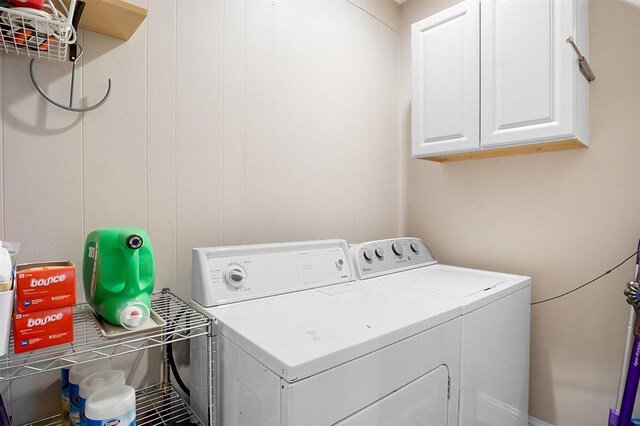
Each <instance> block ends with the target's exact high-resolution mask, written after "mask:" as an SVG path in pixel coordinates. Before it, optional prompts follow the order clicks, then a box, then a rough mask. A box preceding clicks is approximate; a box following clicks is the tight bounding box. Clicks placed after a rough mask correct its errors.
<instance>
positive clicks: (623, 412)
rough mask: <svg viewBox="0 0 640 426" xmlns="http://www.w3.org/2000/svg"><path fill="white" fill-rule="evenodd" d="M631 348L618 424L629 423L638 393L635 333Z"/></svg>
mask: <svg viewBox="0 0 640 426" xmlns="http://www.w3.org/2000/svg"><path fill="white" fill-rule="evenodd" d="M636 331H637V330H636ZM632 348H633V350H632V352H631V357H630V359H629V370H628V371H627V381H626V382H625V385H624V393H623V394H622V403H621V404H620V415H619V417H618V426H629V425H630V424H631V416H632V415H633V405H634V403H635V402H636V394H637V393H638V381H639V380H640V337H638V336H637V335H635V337H634V339H633V346H632Z"/></svg>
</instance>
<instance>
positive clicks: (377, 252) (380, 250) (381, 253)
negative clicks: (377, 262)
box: [375, 247, 384, 259]
mask: <svg viewBox="0 0 640 426" xmlns="http://www.w3.org/2000/svg"><path fill="white" fill-rule="evenodd" d="M375 252H376V256H378V259H382V258H383V257H384V250H382V248H381V247H378V248H377V249H376V250H375Z"/></svg>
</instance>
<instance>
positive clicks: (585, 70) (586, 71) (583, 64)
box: [567, 36, 596, 82]
mask: <svg viewBox="0 0 640 426" xmlns="http://www.w3.org/2000/svg"><path fill="white" fill-rule="evenodd" d="M567 43H569V44H570V45H571V47H573V50H575V52H576V55H578V69H579V70H580V72H581V73H582V75H584V78H586V79H587V81H589V82H591V81H593V80H595V79H596V75H595V74H594V73H593V71H592V70H591V67H590V66H589V62H588V61H587V58H585V57H584V56H583V55H582V53H580V49H578V46H576V43H575V42H574V41H573V36H569V37H567Z"/></svg>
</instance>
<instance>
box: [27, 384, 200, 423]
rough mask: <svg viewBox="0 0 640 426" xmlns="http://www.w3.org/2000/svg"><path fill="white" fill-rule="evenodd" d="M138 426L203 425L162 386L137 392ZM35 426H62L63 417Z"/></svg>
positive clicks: (47, 419)
mask: <svg viewBox="0 0 640 426" xmlns="http://www.w3.org/2000/svg"><path fill="white" fill-rule="evenodd" d="M136 424H138V425H149V426H151V425H159V424H160V425H166V424H196V425H202V422H201V421H200V420H199V419H198V417H197V416H196V415H195V414H193V412H192V411H191V409H190V408H189V406H188V405H187V403H186V402H185V401H184V400H183V399H182V398H181V397H180V395H178V392H176V391H175V389H173V388H172V387H168V388H167V389H166V390H165V389H163V386H162V385H153V386H149V387H146V388H143V389H139V390H137V391H136ZM29 425H33V426H59V425H62V418H61V416H53V417H48V418H46V419H42V420H38V421H37V422H34V423H29Z"/></svg>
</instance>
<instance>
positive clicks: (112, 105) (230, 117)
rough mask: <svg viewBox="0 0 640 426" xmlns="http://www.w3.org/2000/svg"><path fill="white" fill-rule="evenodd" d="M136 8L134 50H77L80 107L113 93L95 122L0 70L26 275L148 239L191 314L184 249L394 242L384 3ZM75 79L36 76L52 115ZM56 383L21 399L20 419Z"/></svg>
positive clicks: (389, 29)
mask: <svg viewBox="0 0 640 426" xmlns="http://www.w3.org/2000/svg"><path fill="white" fill-rule="evenodd" d="M132 2H133V1H132ZM135 3H136V4H139V5H142V6H146V7H148V13H149V15H148V18H147V20H146V21H145V22H144V23H143V24H142V26H141V27H140V28H139V29H138V31H137V32H136V33H135V34H134V36H133V37H132V38H131V40H129V41H128V42H126V43H123V42H120V41H117V40H115V39H111V38H109V37H106V36H102V35H99V34H96V33H91V32H84V34H82V35H81V44H82V46H83V47H84V51H85V53H84V56H83V57H82V59H81V61H80V62H81V64H80V65H81V73H80V74H79V81H78V93H79V97H82V98H86V101H87V103H88V104H92V103H94V102H96V101H97V100H99V99H100V97H101V96H102V94H103V93H104V90H105V89H106V83H107V78H111V79H112V80H113V92H112V94H111V97H110V99H109V100H108V102H107V103H106V104H105V105H104V106H103V107H102V108H100V109H98V110H96V111H93V112H89V113H86V114H84V115H78V114H74V113H69V112H66V111H62V110H59V109H57V108H55V107H53V106H51V105H49V104H47V103H46V102H45V101H44V100H43V99H42V98H40V97H39V95H37V94H36V92H35V90H34V88H33V87H32V86H31V82H30V81H29V78H28V73H27V66H28V62H27V60H25V59H23V58H22V57H15V56H12V55H0V76H1V78H0V99H1V102H0V110H1V111H2V122H1V123H0V126H1V129H0V130H1V132H0V155H1V157H2V161H0V168H1V170H0V171H1V173H0V213H1V214H0V239H8V240H17V241H20V242H21V243H22V249H21V254H20V260H21V261H23V262H26V261H36V260H46V259H66V258H69V259H72V260H73V261H74V262H76V264H78V265H79V264H80V260H81V255H82V247H83V244H84V237H85V235H86V234H87V233H88V232H90V231H91V230H93V229H96V228H99V227H104V226H138V227H143V228H146V229H148V231H149V234H150V236H151V239H152V242H153V244H154V249H155V258H156V264H157V267H156V272H157V281H156V289H157V290H159V289H161V288H163V287H171V288H172V289H173V290H174V291H177V292H178V293H179V295H180V296H182V297H183V298H186V299H188V298H189V297H190V285H191V284H190V273H191V248H192V247H198V246H218V245H223V244H225V245H229V244H242V243H259V242H271V241H287V240H303V239H316V238H346V239H348V240H350V241H354V242H356V241H363V240H368V239H374V238H385V237H392V236H394V235H397V234H398V232H399V223H400V220H399V211H398V203H399V190H398V188H399V176H400V175H399V148H398V123H397V91H398V89H397V75H398V73H397V67H398V64H397V46H398V35H397V31H396V30H395V29H394V27H397V24H398V13H399V9H398V6H397V5H396V4H395V3H393V2H392V0H384V1H354V2H353V3H351V2H347V1H343V0H332V1H296V2H291V1H279V0H277V1H275V2H273V1H270V0H269V1H266V0H256V1H249V2H245V1H242V0H228V1H220V0H190V1H187V0H149V1H147V2H145V1H140V0H138V1H135ZM69 71H70V66H69V65H68V64H47V63H38V67H37V74H38V77H39V80H40V81H41V82H42V84H43V86H44V87H45V89H46V90H47V92H48V93H49V94H50V95H51V96H52V97H54V98H55V99H60V100H61V101H62V102H64V100H65V99H67V98H68V84H69V80H68V78H69ZM78 272H80V270H78ZM78 277H79V278H80V275H78ZM79 282H80V283H81V281H79ZM80 286H81V284H80V285H79V288H80ZM79 295H80V296H82V291H80V290H79ZM54 376H55V375H53V376H47V377H45V378H44V379H43V378H42V377H41V378H39V379H38V381H37V383H38V386H34V385H33V383H34V382H33V381H29V380H25V381H19V382H16V383H15V385H14V386H13V389H12V391H13V396H14V398H13V399H14V402H15V404H14V406H15V407H16V413H14V414H16V415H21V416H27V415H30V414H34V413H33V412H32V411H30V410H26V411H25V410H23V409H22V408H21V407H22V406H21V405H19V403H18V402H17V401H19V400H21V399H22V400H23V401H26V400H24V399H23V398H26V395H28V394H29V392H31V391H32V390H33V389H45V388H46V389H53V388H55V385H54V384H53V382H54V381H55V377H54ZM48 395H49V397H47V396H46V395H45V394H41V395H40V399H38V404H37V405H38V407H39V411H40V412H41V411H47V410H48V411H51V410H52V409H53V410H54V411H55V407H56V400H55V398H53V399H52V398H51V394H50V393H49V394H48ZM54 396H55V395H54ZM52 407H53V408H52ZM18 410H19V411H20V413H18V412H17V411H18ZM38 414H41V413H38ZM24 419H25V417H22V418H18V419H17V420H16V421H17V422H18V423H19V422H20V421H24Z"/></svg>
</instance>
